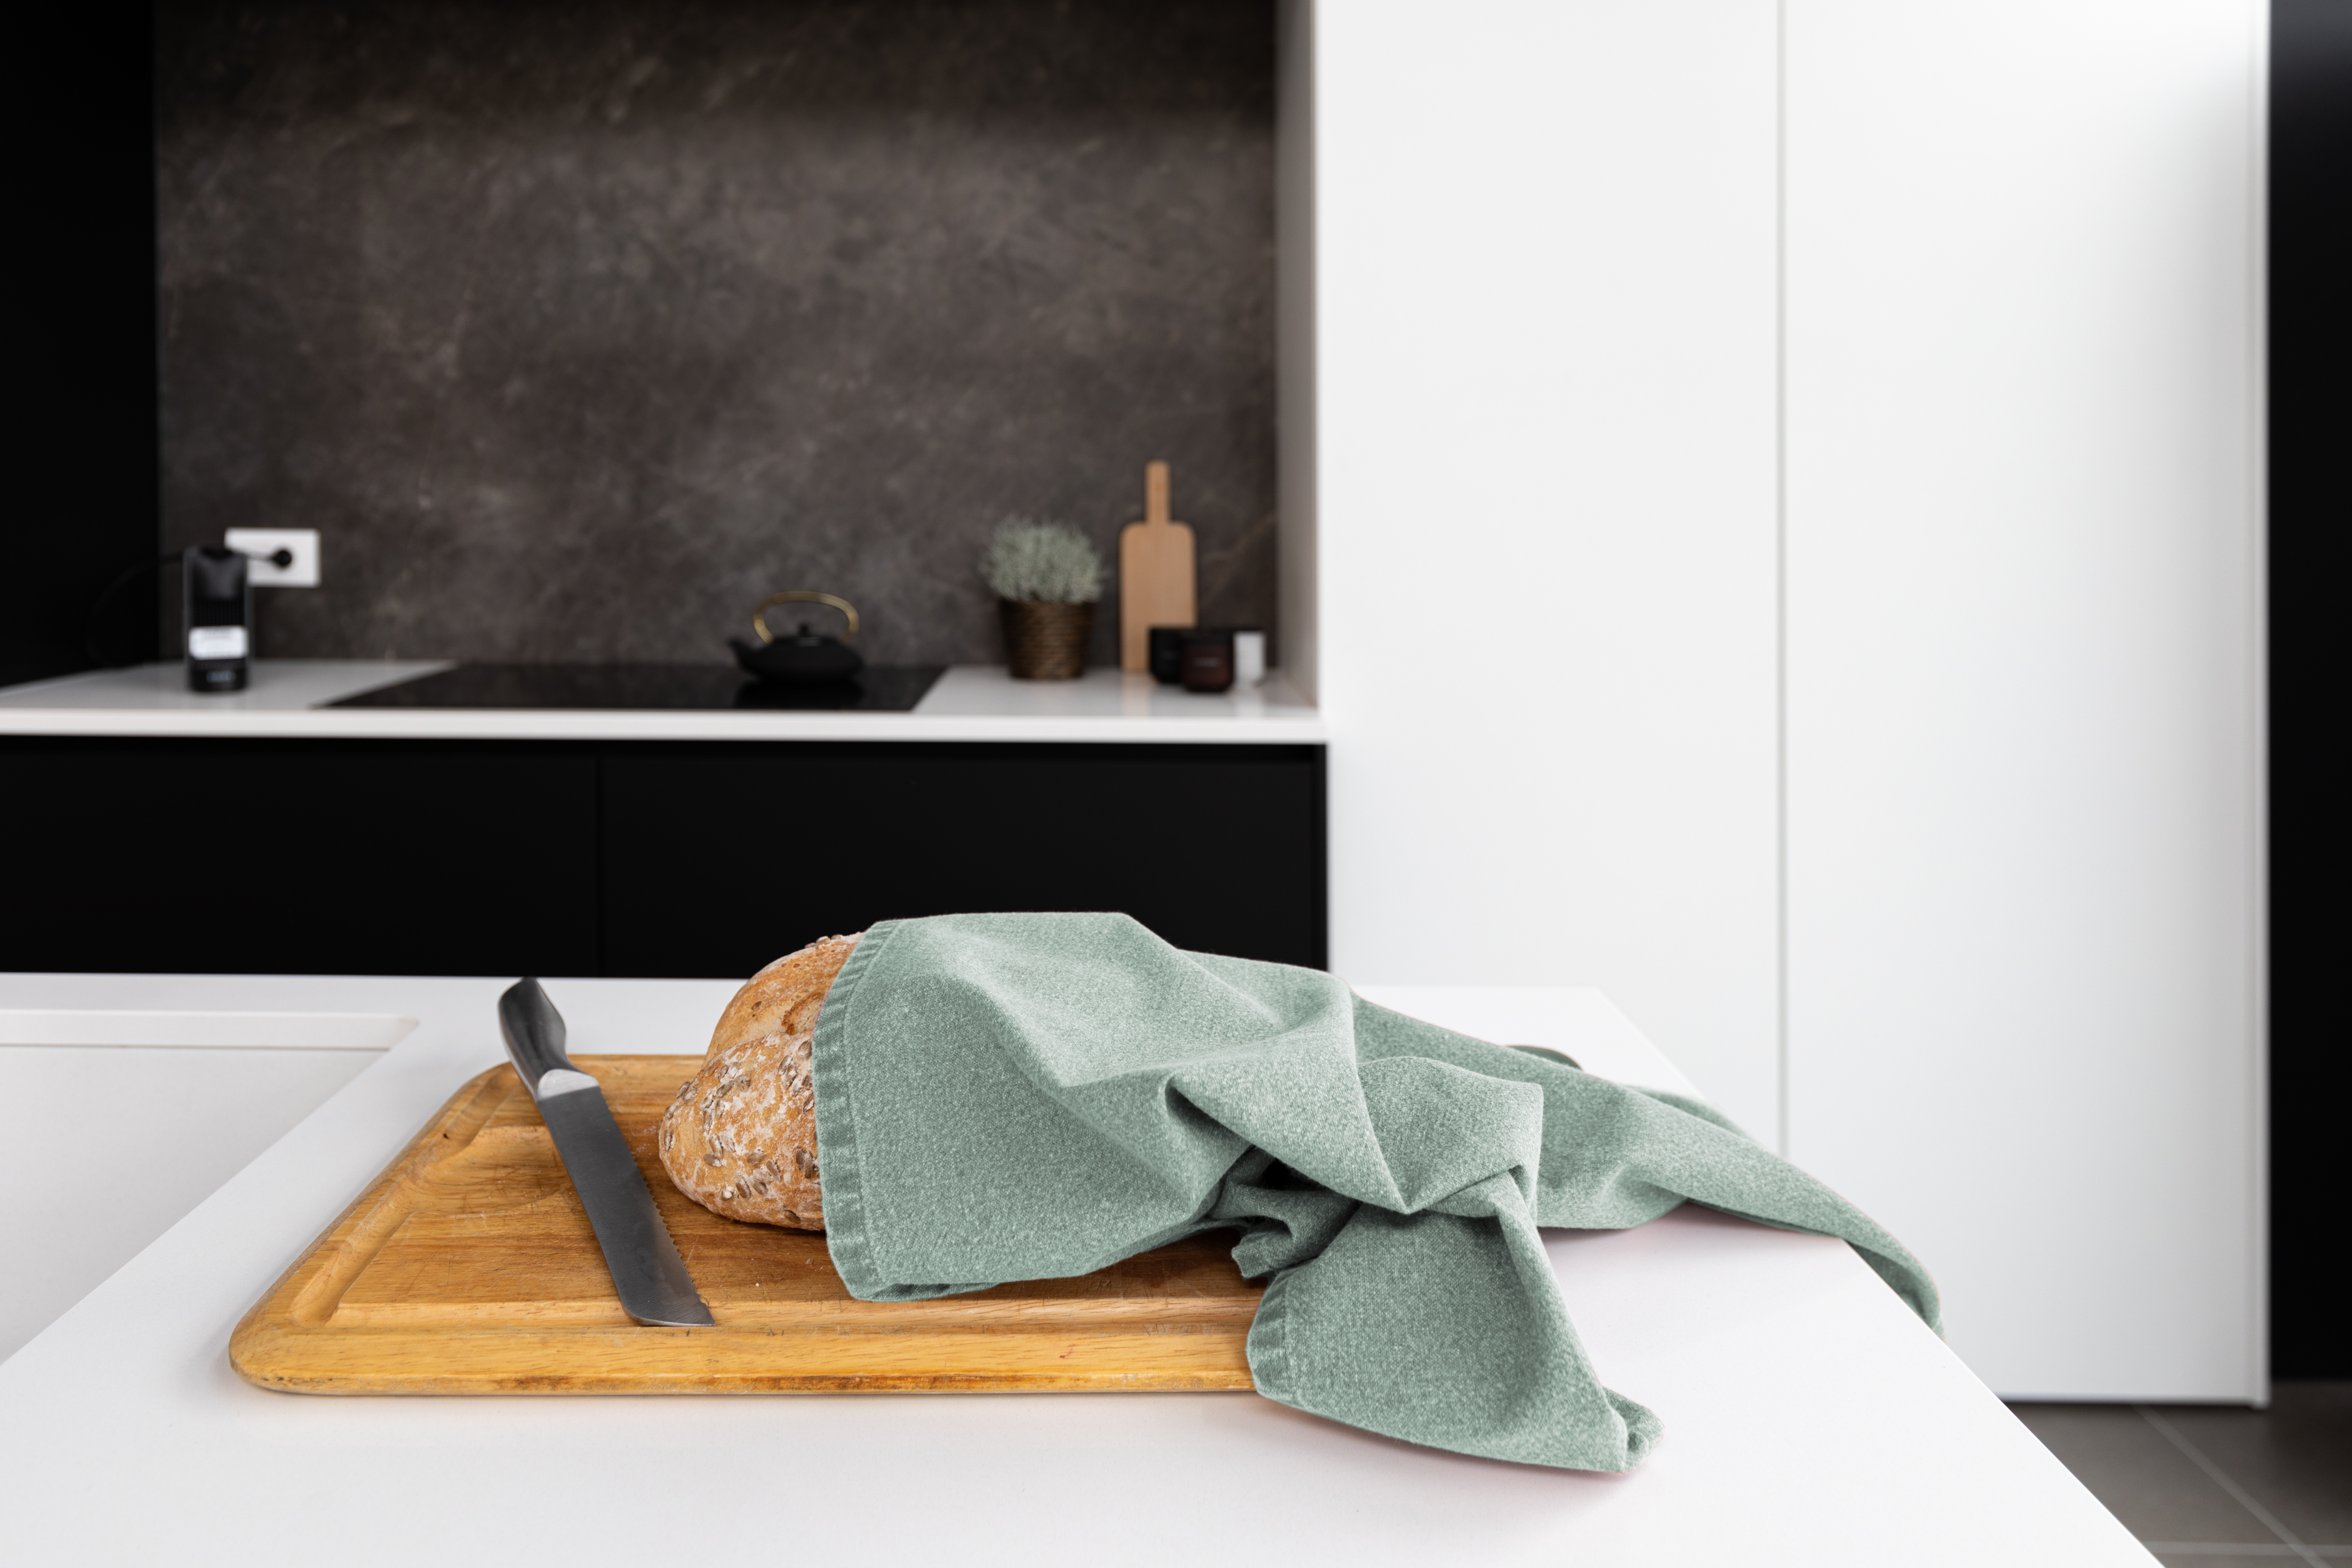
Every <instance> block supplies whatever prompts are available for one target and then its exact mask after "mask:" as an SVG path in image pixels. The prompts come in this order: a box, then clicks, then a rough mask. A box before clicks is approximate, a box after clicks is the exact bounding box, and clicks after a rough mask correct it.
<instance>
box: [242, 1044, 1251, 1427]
mask: <svg viewBox="0 0 2352 1568" xmlns="http://www.w3.org/2000/svg"><path fill="white" fill-rule="evenodd" d="M574 1059H575V1061H576V1063H577V1065H578V1066H579V1067H580V1068H582V1069H583V1071H585V1072H588V1073H590V1074H592V1075H593V1076H594V1077H595V1078H596V1079H597V1080H598V1081H599V1082H600V1083H601V1084H602V1085H603V1086H604V1098H605V1100H606V1101H607V1102H608V1103H610V1104H611V1106H612V1108H613V1115H614V1120H615V1121H619V1123H620V1124H621V1131H623V1133H625V1135H626V1136H627V1138H628V1140H629V1146H630V1148H631V1149H632V1151H634V1152H635V1154H636V1157H637V1163H638V1166H639V1167H640V1168H641V1169H642V1170H643V1171H644V1172H645V1175H646V1184H647V1185H648V1186H649V1187H651V1188H652V1189H653V1194H654V1199H655V1202H656V1204H658V1205H660V1207H661V1211H662V1218H663V1220H664V1222H665V1223H667V1225H668V1226H669V1230H670V1235H671V1236H672V1237H674V1238H675V1239H676V1240H677V1246H678V1251H679V1252H680V1253H681V1254H682V1255H683V1256H684V1257H685V1258H686V1262H687V1267H688V1268H689V1269H691V1270H692V1271H693V1274H694V1279H695V1284H696V1286H697V1287H698V1289H700V1291H701V1293H702V1299H703V1300H704V1301H705V1302H707V1303H708V1304H709V1307H710V1313H711V1316H712V1317H713V1318H715V1319H716V1320H718V1321H717V1326H716V1327H713V1328H708V1329H648V1328H642V1327H639V1326H638V1325H636V1324H635V1323H633V1322H631V1321H629V1317H628V1314H626V1313H625V1312H624V1311H622V1310H621V1303H620V1299H619V1298H618V1297H617V1296H616V1295H615V1294H614V1290H613V1282H612V1279H611V1277H610V1276H609V1275H608V1274H607V1273H606V1272H605V1269H604V1255H603V1254H602V1253H600V1252H599V1251H598V1250H597V1249H596V1238H595V1233H594V1232H593V1230H591V1229H590V1228H589V1225H588V1216H587V1215H586V1213H585V1212H584V1211H583V1210H582V1208H581V1207H580V1202H579V1199H578V1198H577V1197H576V1196H574V1195H573V1193H572V1184H571V1182H570V1180H569V1179H568V1178H567V1177H566V1176H565V1175H564V1173H563V1165H562V1161H561V1160H560V1159H559V1158H558V1157H557V1155H556V1152H555V1146H554V1144H553V1143H552V1142H551V1141H550V1140H549V1138H548V1135H547V1129H546V1126H545V1124H544V1123H542V1122H541V1121H540V1117H539V1109H538V1107H537V1106H535V1105H533V1104H532V1103H531V1100H530V1096H529V1095H527V1094H525V1093H523V1092H522V1087H521V1085H520V1083H519V1082H518V1081H517V1080H516V1079H515V1076H514V1072H513V1069H511V1068H505V1067H499V1068H492V1069H491V1070H489V1071H488V1072H486V1073H483V1074H482V1075H481V1076H480V1077H478V1078H476V1079H473V1080H472V1081H471V1082H469V1083H467V1084H466V1085H465V1086H464V1087H463V1088H462V1089H459V1090H458V1091H457V1093H456V1094H455V1095H453V1096H451V1097H450V1100H449V1102H448V1103H447V1104H446V1105H445V1106H443V1107H442V1108H441V1110H440V1111H439V1112H438V1113H437V1114H436V1116H435V1117H434V1118H433V1119H432V1121H428V1122H427V1123H426V1124H425V1128H424V1130H423V1131H420V1132H418V1133H417V1135H416V1137H415V1139H414V1140H413V1141H412V1142H410V1143H409V1145H408V1147H407V1148H406V1149H404V1150H403V1151H402V1152H401V1153H400V1155H399V1157H398V1158H396V1159H394V1161H393V1162H392V1163H391V1164H390V1165H388V1166H386V1167H385V1168H384V1170H383V1173H382V1174H381V1175H379V1176H377V1178H376V1179H375V1180H374V1181H373V1183H371V1184H369V1186H368V1189H367V1190H366V1191H365V1192H364V1193H362V1194H361V1195H360V1197H359V1200H358V1201H357V1202H355V1203H354V1204H352V1206H351V1207H350V1208H349V1209H347V1210H346V1211H345V1212H344V1213H343V1215H342V1216H341V1218H339V1219H338V1220H336V1222H335V1223H334V1225H333V1226H331V1227H330V1228H329V1229H328V1231H327V1233H326V1234H325V1235H323V1236H321V1237H319V1238H318V1240H316V1241H314V1242H312V1243H311V1244H310V1247H309V1249H308V1250H306V1251H305V1252H304V1253H303V1254H302V1256H301V1258H299V1259H298V1260H297V1261H296V1262H295V1264H294V1267H293V1268H290V1269H289V1270H288V1271H287V1272H286V1274H285V1276H284V1278H282V1279H279V1280H278V1283H277V1284H276V1285H275V1286H274V1287H272V1288H271V1289H270V1291H269V1293H268V1295H267V1296H266V1297H264V1298H263V1299H262V1300H261V1302H260V1304H259V1305H257V1307H255V1308H254V1309H253V1310H252V1311H251V1312H249V1313H247V1315H246V1318H245V1321H243V1322H241V1323H239V1324H238V1325H237V1329H236V1333H235V1334H234V1335H233V1336H231V1338H230V1341H229V1360H230V1362H231V1363H232V1364H233V1365H234V1366H235V1367H236V1370H237V1372H238V1373H240V1374H241V1375H243V1376H244V1377H245V1378H247V1380H248V1381H250V1382H253V1383H256V1384H260V1385H261V1386H262V1387H264V1388H274V1389H282V1390H286V1391H289V1392H295V1393H306V1394H745V1393H758V1392H764V1391H788V1390H886V1389H955V1390H971V1391H986V1390H1015V1389H1029V1390H1046V1389H1066V1390H1106V1391H1108V1390H1118V1391H1132V1390H1138V1389H1212V1388H1247V1387H1249V1386H1250V1377H1249V1363H1248V1361H1247V1359H1246V1357H1245V1355H1244V1348H1243V1347H1244V1340H1245V1339H1246V1337H1247V1335H1248V1332H1249V1325H1250V1320H1251V1318H1252V1317H1253V1316H1255V1313H1256V1310H1257V1302H1258V1297H1259V1295H1260V1293H1261V1292H1260V1288H1259V1287H1258V1286H1256V1285H1255V1284H1253V1283H1251V1282H1249V1281H1247V1280H1244V1279H1242V1278H1241V1275H1240V1272H1239V1271H1238V1270H1237V1269H1236V1268H1234V1263H1233V1258H1232V1257H1231V1256H1230V1248H1231V1247H1232V1244H1233V1241H1232V1237H1230V1236H1223V1235H1221V1234H1217V1233H1213V1234H1211V1235H1210V1236H1207V1237H1196V1238H1194V1239H1192V1240H1190V1241H1185V1242H1180V1243H1178V1244H1176V1245H1175V1246H1173V1247H1161V1248H1159V1249H1158V1250H1156V1251H1153V1252H1148V1253H1144V1254H1142V1255H1141V1256H1139V1257H1136V1258H1129V1259H1128V1260H1127V1261H1126V1262H1124V1263H1120V1264H1118V1265H1115V1266H1114V1267H1112V1268H1106V1269H1103V1270H1100V1271H1098V1272H1097V1273H1094V1274H1089V1275H1087V1276H1085V1277H1083V1278H1081V1279H1053V1280H1032V1281H1027V1282H1024V1283H1022V1284H1017V1285H1003V1286H999V1287H998V1288H996V1289H993V1290H984V1291H981V1292H978V1293H976V1294H973V1295H968V1296H949V1297H944V1298H941V1299H940V1300H933V1301H902V1302H880V1301H860V1300H856V1299H855V1298H853V1297H852V1296H851V1295H850V1294H849V1292H848V1291H847V1290H846V1289H843V1287H842V1283H841V1277H840V1276H839V1275H838V1274H836V1273H835V1272H834V1268H833V1260H832V1258H831V1257H830V1256H829V1255H828V1254H827V1253H826V1251H825V1246H824V1237H822V1236H818V1235H813V1234H810V1233H808V1232H804V1231H789V1230H779V1229H776V1228H774V1227H773V1226H759V1225H743V1224H740V1223H738V1222H737V1221H734V1220H730V1219H722V1218H721V1217H719V1215H714V1214H712V1213H711V1212H710V1211H709V1210H708V1209H705V1208H703V1207H702V1206H701V1205H698V1204H696V1203H694V1202H693V1201H692V1200H691V1199H689V1198H688V1197H686V1196H685V1195H684V1194H681V1193H680V1192H678V1190H677V1188H676V1187H675V1186H674V1185H672V1184H671V1183H670V1179H669V1176H668V1173H667V1172H665V1171H664V1170H663V1169H662V1167H661V1161H660V1159H659V1157H658V1156H657V1155H656V1153H655V1152H654V1129H655V1125H656V1122H657V1121H659V1119H660V1116H661V1112H662V1110H663V1109H664V1108H665V1107H666V1106H667V1105H668V1104H669V1101H670V1100H671V1098H672V1097H673V1096H675V1095H676V1094H677V1089H678V1086H679V1085H681V1084H683V1083H684V1082H685V1081H686V1080H687V1079H688V1078H690V1077H691V1076H693V1074H694V1072H695V1071H696V1070H697V1069H698V1068H699V1067H700V1066H701V1065H702V1063H701V1058H698V1057H677V1056H646V1057H636V1056H609V1057H580V1058H574Z"/></svg>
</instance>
